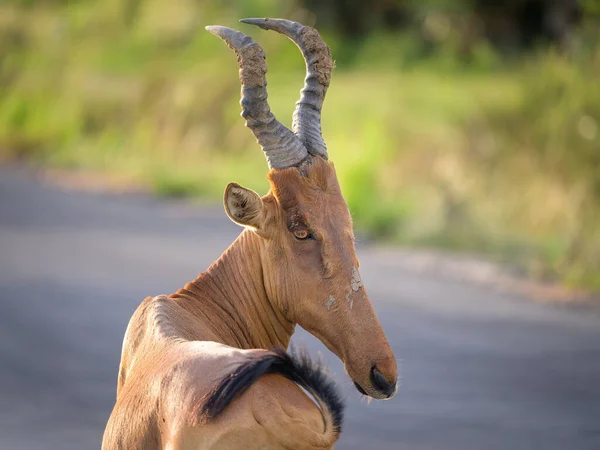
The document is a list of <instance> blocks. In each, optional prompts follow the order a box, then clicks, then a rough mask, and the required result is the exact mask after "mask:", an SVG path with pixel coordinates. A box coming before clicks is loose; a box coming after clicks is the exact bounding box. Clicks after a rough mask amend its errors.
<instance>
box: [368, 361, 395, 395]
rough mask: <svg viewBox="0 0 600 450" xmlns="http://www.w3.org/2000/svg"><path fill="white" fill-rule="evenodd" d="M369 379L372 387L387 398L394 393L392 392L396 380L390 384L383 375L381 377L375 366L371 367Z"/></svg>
mask: <svg viewBox="0 0 600 450" xmlns="http://www.w3.org/2000/svg"><path fill="white" fill-rule="evenodd" d="M369 378H370V379H371V383H372V384H373V387H374V388H375V389H377V390H378V391H380V392H381V393H383V394H384V395H387V396H388V397H389V396H391V395H392V394H393V393H394V390H395V389H396V380H394V381H393V382H391V383H390V382H389V381H388V380H386V379H385V377H384V376H383V375H381V373H380V372H379V370H378V369H377V366H373V367H371V373H370V376H369Z"/></svg>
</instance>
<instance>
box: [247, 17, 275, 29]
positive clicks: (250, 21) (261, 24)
mask: <svg viewBox="0 0 600 450" xmlns="http://www.w3.org/2000/svg"><path fill="white" fill-rule="evenodd" d="M268 21H269V19H268V18H264V19H260V18H248V19H240V22H241V23H246V24H248V25H256V26H258V27H260V28H262V29H266V28H265V27H266V23H267V22H268Z"/></svg>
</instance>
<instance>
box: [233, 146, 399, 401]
mask: <svg viewBox="0 0 600 450" xmlns="http://www.w3.org/2000/svg"><path fill="white" fill-rule="evenodd" d="M269 180H270V182H271V192H270V193H269V194H268V195H266V196H265V197H263V198H260V197H258V195H257V194H255V193H254V192H252V191H248V190H246V189H244V188H242V187H241V186H238V185H230V187H229V188H228V190H227V194H226V209H227V211H228V214H229V215H230V217H231V218H232V219H233V220H235V221H237V222H239V223H243V224H246V225H247V226H250V227H252V228H253V230H254V232H256V233H257V234H258V235H259V236H260V237H261V259H262V264H263V270H264V274H265V275H264V280H265V287H266V290H267V295H268V297H269V299H270V301H271V302H272V303H273V305H274V306H275V307H277V308H278V309H280V310H281V311H282V313H283V314H284V315H285V316H286V317H287V318H288V319H289V320H290V321H292V322H294V323H298V324H300V325H301V326H302V327H303V328H305V329H306V330H307V331H309V332H310V333H312V334H313V335H314V336H316V337H317V338H318V339H320V340H321V341H322V342H323V343H324V344H325V345H326V346H327V347H328V348H329V349H330V350H331V351H332V352H334V353H335V354H336V355H337V356H338V357H339V358H340V359H341V360H342V361H343V362H344V364H345V367H346V371H347V373H348V375H349V376H350V377H351V378H352V380H353V381H354V382H355V384H356V387H357V389H358V390H359V391H360V392H362V393H363V394H367V395H369V396H372V397H374V398H378V399H385V398H390V397H391V396H393V395H394V393H395V391H396V377H397V368H396V360H395V357H394V354H393V353H392V350H391V349H390V346H389V344H388V341H387V339H386V337H385V334H384V333H383V330H382V328H381V325H380V324H379V321H378V320H377V317H376V316H375V313H374V311H373V308H372V307H371V303H370V301H369V297H368V295H367V292H366V290H365V286H364V285H363V282H362V280H361V277H360V273H359V262H358V258H357V257H356V251H355V248H354V234H353V231H352V220H351V218H350V213H349V211H348V207H347V206H346V202H345V201H344V199H343V197H342V194H341V192H340V187H339V185H338V181H337V178H336V175H335V169H334V167H333V164H331V163H329V162H327V161H325V160H323V159H321V158H320V157H316V158H313V159H312V162H311V163H305V164H304V165H303V166H302V167H300V168H299V169H298V168H289V169H280V170H277V169H274V170H271V172H270V173H269Z"/></svg>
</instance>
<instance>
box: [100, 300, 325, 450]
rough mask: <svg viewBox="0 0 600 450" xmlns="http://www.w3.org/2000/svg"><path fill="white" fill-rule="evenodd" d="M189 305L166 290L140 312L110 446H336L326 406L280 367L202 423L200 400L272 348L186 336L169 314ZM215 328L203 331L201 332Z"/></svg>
mask: <svg viewBox="0 0 600 450" xmlns="http://www.w3.org/2000/svg"><path fill="white" fill-rule="evenodd" d="M182 313H183V311H182V310H181V307H180V306H179V305H178V304H177V302H176V301H173V300H170V299H168V298H167V297H165V296H159V297H155V298H148V299H146V300H145V301H144V303H143V304H142V305H141V306H140V308H139V309H138V311H137V312H136V314H135V315H134V317H133V318H132V321H131V322H130V326H129V328H128V331H127V337H126V343H125V348H124V349H123V361H122V364H121V371H120V379H119V387H118V399H117V403H116V405H115V408H114V410H113V413H112V415H111V417H110V420H109V423H108V426H107V431H106V433H105V436H104V441H103V445H102V448H103V449H147V450H158V449H172V450H176V449H194V450H197V449H235V448H240V449H241V448H248V449H254V448H256V449H264V448H269V449H279V448H282V449H283V448H298V449H313V448H332V446H333V442H334V440H335V437H334V436H333V434H332V433H331V431H330V433H326V432H325V429H324V421H323V417H322V415H321V412H320V410H319V408H318V407H317V406H316V404H315V403H314V402H313V401H312V400H311V399H310V398H309V397H308V396H307V395H306V394H305V393H304V392H303V391H302V390H301V389H300V388H299V387H297V386H296V385H295V384H294V383H292V382H291V381H288V380H287V379H285V378H283V377H282V376H279V375H265V376H264V377H261V378H260V380H259V381H258V382H257V383H255V384H254V385H253V386H252V387H251V388H250V390H249V391H248V392H247V393H245V394H244V395H243V396H242V397H241V398H239V399H238V400H234V402H233V403H232V404H231V405H230V407H229V408H227V409H226V410H225V412H224V413H223V414H222V415H221V416H219V417H218V418H217V419H216V420H215V421H214V422H212V423H209V424H200V423H198V421H197V414H195V413H196V411H197V409H198V406H199V403H200V401H201V399H202V398H203V397H204V396H205V395H206V394H207V393H208V392H209V391H210V390H211V388H212V387H213V385H214V383H215V381H216V380H219V379H221V378H222V377H224V376H225V375H227V374H228V373H229V372H230V371H231V370H232V369H233V368H234V367H235V366H236V365H238V364H239V363H240V362H241V361H242V360H243V358H244V356H247V355H248V354H256V353H259V352H264V351H263V350H240V349H236V348H233V347H230V346H226V345H223V344H218V343H216V342H211V341H189V340H186V339H185V337H183V336H182V335H186V334H187V333H185V332H182V333H181V335H180V334H179V333H177V331H176V330H175V329H174V328H173V324H171V323H169V321H168V320H165V316H164V314H174V315H175V316H177V315H179V314H182ZM161 316H162V318H161ZM209 336H210V332H209V333H206V334H205V335H203V333H202V332H201V331H199V332H198V336H197V338H198V339H206V338H208V337H209ZM126 358H127V359H126ZM308 436H312V437H313V439H312V441H311V440H309V439H307V437H308Z"/></svg>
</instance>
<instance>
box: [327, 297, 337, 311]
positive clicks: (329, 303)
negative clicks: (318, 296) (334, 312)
mask: <svg viewBox="0 0 600 450" xmlns="http://www.w3.org/2000/svg"><path fill="white" fill-rule="evenodd" d="M334 303H335V297H334V296H333V295H330V296H329V297H327V300H325V306H326V307H327V311H329V310H330V309H331V307H332V306H333V304H334Z"/></svg>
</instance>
